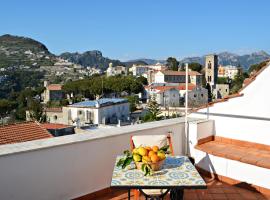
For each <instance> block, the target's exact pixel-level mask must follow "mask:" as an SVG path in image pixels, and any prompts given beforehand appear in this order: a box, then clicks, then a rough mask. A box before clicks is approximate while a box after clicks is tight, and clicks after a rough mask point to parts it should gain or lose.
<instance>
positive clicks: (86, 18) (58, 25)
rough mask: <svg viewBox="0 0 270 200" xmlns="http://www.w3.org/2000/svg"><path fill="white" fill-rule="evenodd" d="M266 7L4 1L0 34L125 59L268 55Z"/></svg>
mask: <svg viewBox="0 0 270 200" xmlns="http://www.w3.org/2000/svg"><path fill="white" fill-rule="evenodd" d="M269 8H270V1H269V0H257V1H255V0H134V1H131V0H65V1H64V0H46V1H45V0H26V1H22V0H3V1H1V9H0V10H1V11H0V35H2V34H6V33H9V34H14V35H20V36H27V37H31V38H33V39H36V40H39V41H41V42H42V43H44V44H45V45H46V46H47V47H48V48H49V50H50V51H51V52H52V53H55V54H59V53H62V52H65V51H71V52H75V51H78V52H83V51H86V50H94V49H97V50H101V51H102V53H103V55H104V56H106V57H110V58H115V59H121V60H128V59H134V58H155V59H165V58H167V57H168V56H174V57H177V58H183V57H186V56H198V55H203V54H207V53H212V52H221V51H231V52H234V53H239V54H245V53H249V52H252V51H257V50H265V51H267V52H270V26H269V23H270V10H269Z"/></svg>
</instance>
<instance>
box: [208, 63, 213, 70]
mask: <svg viewBox="0 0 270 200" xmlns="http://www.w3.org/2000/svg"><path fill="white" fill-rule="evenodd" d="M211 68H212V64H211V62H210V61H209V63H208V69H211Z"/></svg>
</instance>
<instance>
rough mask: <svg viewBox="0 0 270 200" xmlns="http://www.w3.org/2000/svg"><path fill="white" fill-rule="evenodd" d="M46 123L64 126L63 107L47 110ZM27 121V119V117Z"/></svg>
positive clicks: (45, 110)
mask: <svg viewBox="0 0 270 200" xmlns="http://www.w3.org/2000/svg"><path fill="white" fill-rule="evenodd" d="M44 113H45V115H46V121H47V122H49V123H56V124H63V123H64V121H63V112H62V107H53V108H52V107H51V108H45V109H44ZM26 119H27V117H26Z"/></svg>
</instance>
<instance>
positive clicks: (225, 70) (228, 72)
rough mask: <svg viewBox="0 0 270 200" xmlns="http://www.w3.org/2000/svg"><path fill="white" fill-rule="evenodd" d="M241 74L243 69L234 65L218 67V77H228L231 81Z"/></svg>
mask: <svg viewBox="0 0 270 200" xmlns="http://www.w3.org/2000/svg"><path fill="white" fill-rule="evenodd" d="M239 73H242V69H241V68H239V67H236V66H233V65H226V66H222V65H220V66H219V67H218V77H225V78H227V77H228V78H230V79H234V78H235V76H236V75H237V74H239Z"/></svg>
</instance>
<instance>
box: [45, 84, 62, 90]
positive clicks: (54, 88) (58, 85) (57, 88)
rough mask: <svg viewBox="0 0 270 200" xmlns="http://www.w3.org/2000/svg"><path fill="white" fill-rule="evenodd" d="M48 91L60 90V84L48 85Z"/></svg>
mask: <svg viewBox="0 0 270 200" xmlns="http://www.w3.org/2000/svg"><path fill="white" fill-rule="evenodd" d="M48 90H62V85H61V84H50V85H48Z"/></svg>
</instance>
